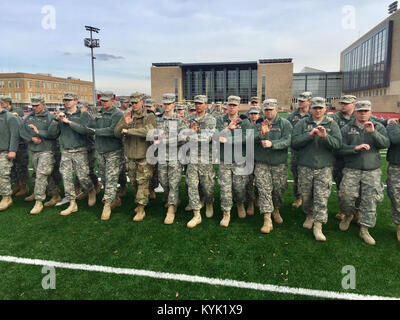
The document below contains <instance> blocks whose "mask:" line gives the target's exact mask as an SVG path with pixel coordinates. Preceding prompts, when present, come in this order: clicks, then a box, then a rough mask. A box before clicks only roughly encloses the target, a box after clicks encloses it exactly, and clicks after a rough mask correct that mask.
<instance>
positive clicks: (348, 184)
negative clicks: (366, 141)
mask: <svg viewBox="0 0 400 320" xmlns="http://www.w3.org/2000/svg"><path fill="white" fill-rule="evenodd" d="M381 176H382V170H381V169H380V168H379V169H376V170H369V171H366V170H357V169H350V168H344V169H343V180H342V183H341V184H340V190H339V193H338V198H339V208H340V211H341V212H342V213H344V214H347V215H353V214H355V212H356V210H357V208H356V200H357V198H359V197H360V195H361V202H360V207H359V210H360V211H361V216H360V224H361V225H363V226H366V227H368V228H373V227H375V224H376V205H377V203H378V202H382V201H383V198H384V194H383V191H384V187H383V184H382V182H381Z"/></svg>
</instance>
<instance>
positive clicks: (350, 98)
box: [340, 95, 357, 104]
mask: <svg viewBox="0 0 400 320" xmlns="http://www.w3.org/2000/svg"><path fill="white" fill-rule="evenodd" d="M356 101H357V97H356V96H350V95H345V96H342V97H341V98H340V103H346V104H350V103H354V102H356Z"/></svg>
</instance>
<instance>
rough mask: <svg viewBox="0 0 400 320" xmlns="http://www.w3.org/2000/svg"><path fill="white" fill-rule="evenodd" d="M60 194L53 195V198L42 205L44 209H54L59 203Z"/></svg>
mask: <svg viewBox="0 0 400 320" xmlns="http://www.w3.org/2000/svg"><path fill="white" fill-rule="evenodd" d="M61 200H62V199H61V197H60V194H58V193H57V194H55V195H54V196H52V197H51V199H50V200H49V201H47V202H45V203H44V206H45V207H54V206H55V205H56V204H57V203H59V202H60V201H61Z"/></svg>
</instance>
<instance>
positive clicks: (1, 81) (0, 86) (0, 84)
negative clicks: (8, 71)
mask: <svg viewBox="0 0 400 320" xmlns="http://www.w3.org/2000/svg"><path fill="white" fill-rule="evenodd" d="M0 88H4V80H0Z"/></svg>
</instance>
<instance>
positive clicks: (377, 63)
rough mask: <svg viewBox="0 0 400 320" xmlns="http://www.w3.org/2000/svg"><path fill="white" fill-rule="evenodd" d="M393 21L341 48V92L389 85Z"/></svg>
mask: <svg viewBox="0 0 400 320" xmlns="http://www.w3.org/2000/svg"><path fill="white" fill-rule="evenodd" d="M392 32H393V21H388V22H387V23H385V24H383V25H382V26H381V27H380V28H378V29H377V30H375V31H374V32H373V33H371V34H369V35H368V36H365V37H363V38H361V39H360V40H359V41H357V42H356V43H355V44H353V45H352V46H351V47H350V48H349V49H347V50H346V51H344V52H343V92H351V91H359V90H367V89H375V88H382V87H387V86H389V81H390V80H389V73H390V64H391V48H392Z"/></svg>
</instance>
